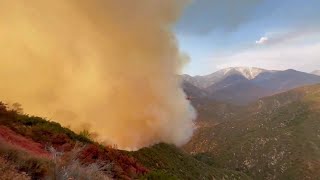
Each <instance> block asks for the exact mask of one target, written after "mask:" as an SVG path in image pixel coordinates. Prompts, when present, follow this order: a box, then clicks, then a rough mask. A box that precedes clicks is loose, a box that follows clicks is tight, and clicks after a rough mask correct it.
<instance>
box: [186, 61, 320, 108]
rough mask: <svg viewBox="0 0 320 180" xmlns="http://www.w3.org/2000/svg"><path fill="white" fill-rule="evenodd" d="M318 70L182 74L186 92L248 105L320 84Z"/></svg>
mask: <svg viewBox="0 0 320 180" xmlns="http://www.w3.org/2000/svg"><path fill="white" fill-rule="evenodd" d="M317 72H318V71H315V72H314V73H305V72H300V71H296V70H293V69H288V70H284V71H279V70H266V69H261V68H255V67H233V68H226V69H222V70H219V71H217V72H215V73H212V74H209V75H206V76H190V75H183V82H184V88H185V91H187V94H188V92H193V93H190V95H191V96H193V95H195V96H197V97H199V96H201V97H205V98H208V99H213V100H217V101H221V102H227V103H231V104H235V105H246V104H249V103H251V102H254V101H256V100H258V99H259V98H262V97H265V96H270V95H273V94H277V93H280V92H285V91H287V90H290V89H293V88H296V87H300V86H305V85H312V84H317V83H320V76H318V75H316V74H317ZM191 85H192V86H191Z"/></svg>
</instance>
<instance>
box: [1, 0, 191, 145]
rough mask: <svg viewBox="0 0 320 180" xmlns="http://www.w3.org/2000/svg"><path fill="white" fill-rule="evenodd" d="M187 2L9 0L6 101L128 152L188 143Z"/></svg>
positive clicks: (4, 22) (4, 8)
mask: <svg viewBox="0 0 320 180" xmlns="http://www.w3.org/2000/svg"><path fill="white" fill-rule="evenodd" d="M185 4H186V2H185V1H184V0H51V1H49V0H48V1H44V0H0V27H1V28H0V40H1V43H0V84H1V86H0V100H2V101H4V102H11V103H13V102H19V103H21V104H22V105H23V108H24V112H27V113H29V114H33V115H38V116H42V117H46V118H48V119H50V120H53V121H57V122H60V123H62V124H63V125H65V126H70V127H71V128H73V129H79V128H81V127H83V126H85V127H86V128H89V130H90V131H92V132H95V133H97V134H98V139H99V141H104V142H106V143H109V144H117V145H118V147H119V148H121V149H137V148H141V147H145V146H149V145H152V144H154V143H158V142H167V143H173V144H176V145H182V144H183V143H185V142H186V141H187V140H188V139H189V138H190V136H191V135H192V132H193V119H194V118H195V112H194V110H193V108H192V107H191V105H190V104H189V102H188V101H187V100H186V98H185V94H184V93H183V90H182V89H181V87H180V80H179V78H178V76H177V73H178V72H179V70H180V69H181V67H182V65H183V64H184V61H185V60H184V59H185V58H183V55H181V53H180V51H179V49H178V47H177V43H176V40H175V37H174V34H173V33H172V28H173V26H174V23H175V22H176V20H177V19H178V18H179V15H180V13H181V11H182V10H183V8H184V6H185Z"/></svg>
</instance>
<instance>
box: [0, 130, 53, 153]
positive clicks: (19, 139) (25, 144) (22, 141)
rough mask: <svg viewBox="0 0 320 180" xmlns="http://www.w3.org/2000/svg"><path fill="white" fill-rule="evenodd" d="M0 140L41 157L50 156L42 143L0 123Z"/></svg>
mask: <svg viewBox="0 0 320 180" xmlns="http://www.w3.org/2000/svg"><path fill="white" fill-rule="evenodd" d="M0 141H3V142H4V143H8V144H10V145H12V146H15V147H18V148H21V149H23V150H26V151H28V152H29V153H31V154H34V155H36V156H42V157H48V158H49V157H50V154H49V153H48V152H47V151H45V150H44V147H43V145H41V144H39V143H36V142H34V141H33V140H30V139H27V138H25V137H23V136H21V135H19V134H17V133H15V132H14V131H12V130H11V129H9V128H7V127H5V126H1V125H0Z"/></svg>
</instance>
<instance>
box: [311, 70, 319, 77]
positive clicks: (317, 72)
mask: <svg viewBox="0 0 320 180" xmlns="http://www.w3.org/2000/svg"><path fill="white" fill-rule="evenodd" d="M312 74H315V75H318V76H320V70H315V71H313V72H312Z"/></svg>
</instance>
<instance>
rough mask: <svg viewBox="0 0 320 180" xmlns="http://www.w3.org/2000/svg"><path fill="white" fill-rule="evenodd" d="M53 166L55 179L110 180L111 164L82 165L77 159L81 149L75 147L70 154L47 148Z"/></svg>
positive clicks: (77, 146)
mask: <svg viewBox="0 0 320 180" xmlns="http://www.w3.org/2000/svg"><path fill="white" fill-rule="evenodd" d="M49 150H50V152H51V153H52V155H53V161H54V164H55V169H54V172H55V173H54V174H55V178H56V179H79V180H109V179H111V178H110V176H111V169H112V164H111V163H106V162H95V163H91V164H83V163H81V161H80V160H79V159H78V156H79V153H80V152H81V151H82V150H83V147H81V146H79V145H76V146H75V147H74V148H73V149H72V150H71V151H70V152H67V153H61V152H58V151H56V150H55V149H54V148H53V147H51V148H49Z"/></svg>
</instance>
